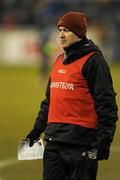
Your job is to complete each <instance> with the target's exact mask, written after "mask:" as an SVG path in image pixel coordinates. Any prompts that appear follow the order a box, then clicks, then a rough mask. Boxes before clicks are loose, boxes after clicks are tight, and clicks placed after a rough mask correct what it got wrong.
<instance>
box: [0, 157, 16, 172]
mask: <svg viewBox="0 0 120 180" xmlns="http://www.w3.org/2000/svg"><path fill="white" fill-rule="evenodd" d="M17 162H18V160H17V159H16V158H11V159H6V160H2V161H0V170H1V169H3V168H4V167H6V166H11V165H13V164H15V163H17Z"/></svg>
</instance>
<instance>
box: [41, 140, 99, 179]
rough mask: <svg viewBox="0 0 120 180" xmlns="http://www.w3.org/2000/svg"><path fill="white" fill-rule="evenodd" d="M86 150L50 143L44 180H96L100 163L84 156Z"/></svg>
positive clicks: (46, 154)
mask: <svg viewBox="0 0 120 180" xmlns="http://www.w3.org/2000/svg"><path fill="white" fill-rule="evenodd" d="M84 151H85V149H84V148H81V147H76V146H72V145H65V144H63V143H51V142H48V143H47V145H46V147H45V152H44V158H43V180H96V175H97V170H98V161H97V160H93V159H89V158H87V157H83V156H82V152H84Z"/></svg>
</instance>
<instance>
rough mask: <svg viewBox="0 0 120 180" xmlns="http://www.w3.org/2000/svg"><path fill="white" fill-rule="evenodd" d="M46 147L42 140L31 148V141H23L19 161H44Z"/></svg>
mask: <svg viewBox="0 0 120 180" xmlns="http://www.w3.org/2000/svg"><path fill="white" fill-rule="evenodd" d="M43 153H44V145H43V141H42V139H40V140H39V141H37V142H35V143H34V144H33V146H32V147H29V140H21V141H20V143H19V147H18V160H34V159H43Z"/></svg>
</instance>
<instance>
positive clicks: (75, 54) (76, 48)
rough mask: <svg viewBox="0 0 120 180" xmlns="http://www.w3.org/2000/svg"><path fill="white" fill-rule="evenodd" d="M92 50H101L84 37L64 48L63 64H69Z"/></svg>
mask: <svg viewBox="0 0 120 180" xmlns="http://www.w3.org/2000/svg"><path fill="white" fill-rule="evenodd" d="M93 51H99V52H101V51H100V50H99V48H98V47H97V46H96V45H95V44H94V43H93V42H92V41H91V40H88V39H87V38H86V37H84V38H83V39H82V40H80V41H78V42H76V43H74V44H72V45H70V46H69V47H67V48H64V52H65V55H64V60H63V64H70V63H72V62H73V61H75V60H77V59H79V58H81V57H83V56H85V55H87V54H88V53H90V52H93Z"/></svg>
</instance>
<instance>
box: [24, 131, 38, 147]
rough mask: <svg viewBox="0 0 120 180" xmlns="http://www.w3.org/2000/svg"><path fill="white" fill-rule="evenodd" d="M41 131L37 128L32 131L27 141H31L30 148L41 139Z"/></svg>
mask: <svg viewBox="0 0 120 180" xmlns="http://www.w3.org/2000/svg"><path fill="white" fill-rule="evenodd" d="M40 134H41V132H40V130H39V129H37V128H34V129H32V131H31V132H30V133H29V134H28V135H27V136H26V140H29V141H30V143H29V146H30V147H32V146H33V144H34V143H35V142H36V141H37V140H38V139H39V137H40Z"/></svg>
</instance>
